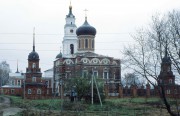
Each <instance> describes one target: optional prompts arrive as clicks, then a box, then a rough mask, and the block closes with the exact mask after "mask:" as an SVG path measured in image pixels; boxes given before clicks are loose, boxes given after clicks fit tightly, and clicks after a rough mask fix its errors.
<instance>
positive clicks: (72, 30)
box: [70, 22, 73, 33]
mask: <svg viewBox="0 0 180 116" xmlns="http://www.w3.org/2000/svg"><path fill="white" fill-rule="evenodd" d="M71 23H72V22H71ZM70 32H71V33H73V29H71V30H70Z"/></svg>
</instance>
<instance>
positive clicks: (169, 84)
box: [156, 45, 180, 97]
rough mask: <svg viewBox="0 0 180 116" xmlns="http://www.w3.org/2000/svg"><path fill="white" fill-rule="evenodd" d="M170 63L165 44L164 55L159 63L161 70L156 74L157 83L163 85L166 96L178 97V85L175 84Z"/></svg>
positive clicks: (179, 86)
mask: <svg viewBox="0 0 180 116" xmlns="http://www.w3.org/2000/svg"><path fill="white" fill-rule="evenodd" d="M171 64H172V62H171V59H170V57H169V56H168V52H167V45H166V49H165V56H164V58H163V59H162V63H161V72H160V74H159V76H158V84H159V86H163V88H164V91H165V95H166V96H168V97H180V85H177V84H175V76H174V74H173V72H172V68H171ZM156 94H158V87H157V88H156Z"/></svg>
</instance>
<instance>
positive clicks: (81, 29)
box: [76, 18, 96, 36]
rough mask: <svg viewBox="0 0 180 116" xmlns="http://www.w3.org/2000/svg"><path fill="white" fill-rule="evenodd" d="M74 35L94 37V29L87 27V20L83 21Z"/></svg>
mask: <svg viewBox="0 0 180 116" xmlns="http://www.w3.org/2000/svg"><path fill="white" fill-rule="evenodd" d="M76 35H77V36H79V35H93V36H95V35H96V29H95V28H94V27H93V26H91V25H89V24H88V22H87V18H86V19H85V22H84V24H83V25H82V26H80V27H79V28H78V29H77V30H76Z"/></svg>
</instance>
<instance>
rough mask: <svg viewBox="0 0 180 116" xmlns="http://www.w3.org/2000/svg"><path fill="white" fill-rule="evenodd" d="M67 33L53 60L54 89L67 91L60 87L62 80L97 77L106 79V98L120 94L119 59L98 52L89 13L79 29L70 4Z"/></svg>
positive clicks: (94, 31) (55, 90) (63, 93)
mask: <svg viewBox="0 0 180 116" xmlns="http://www.w3.org/2000/svg"><path fill="white" fill-rule="evenodd" d="M64 32H65V35H64V38H63V53H61V51H60V53H59V54H58V55H57V56H56V60H55V61H54V82H55V83H54V88H55V89H54V92H55V93H56V94H58V95H60V94H61V93H62V95H65V94H66V91H65V90H62V89H61V87H60V86H61V85H62V84H61V82H62V79H68V78H76V77H84V78H88V77H90V78H91V77H92V76H94V77H95V78H98V79H102V80H103V81H104V90H105V93H106V97H121V95H122V91H121V90H120V89H119V88H121V85H120V82H121V62H120V59H115V58H113V57H109V56H104V55H100V54H97V53H95V36H96V29H95V28H94V27H93V26H91V25H90V24H89V23H88V20H87V16H86V17H85V21H84V24H83V25H82V26H80V27H79V28H77V29H76V25H75V16H74V15H73V14H72V6H71V5H70V6H69V14H68V15H67V16H66V24H65V28H64ZM61 90H62V91H61Z"/></svg>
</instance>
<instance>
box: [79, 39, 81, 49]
mask: <svg viewBox="0 0 180 116" xmlns="http://www.w3.org/2000/svg"><path fill="white" fill-rule="evenodd" d="M79 48H81V40H79Z"/></svg>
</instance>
